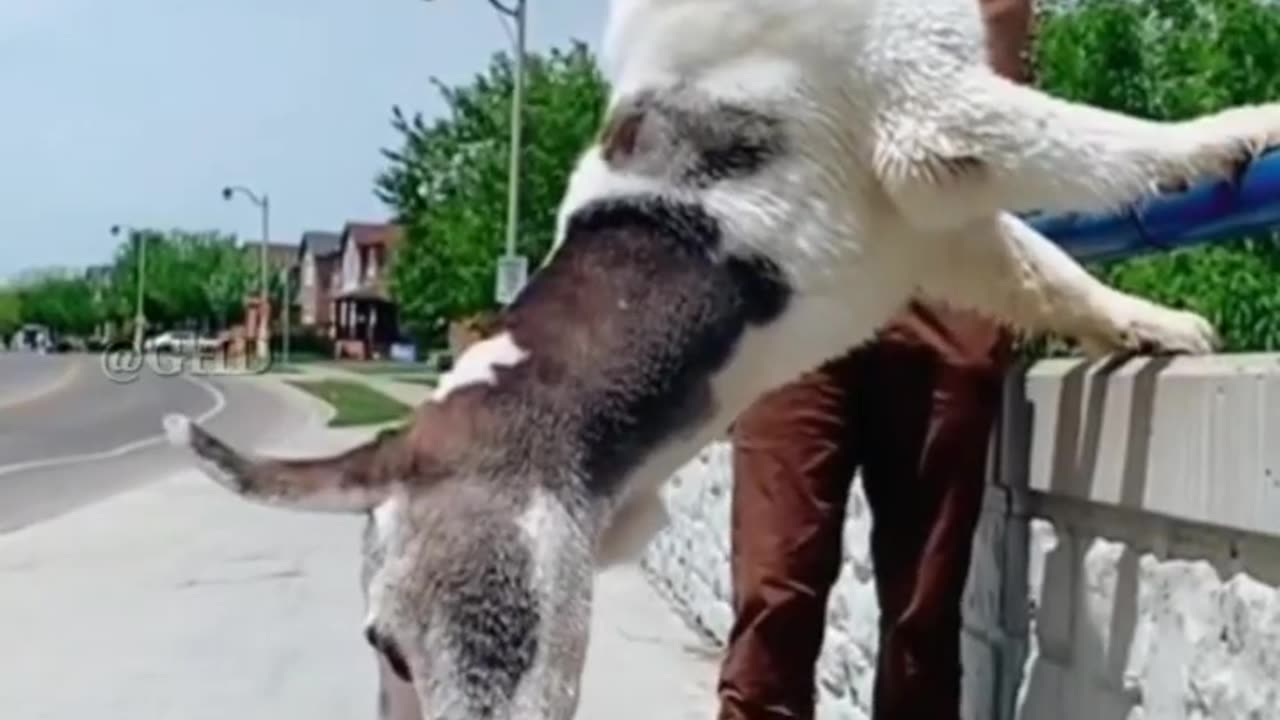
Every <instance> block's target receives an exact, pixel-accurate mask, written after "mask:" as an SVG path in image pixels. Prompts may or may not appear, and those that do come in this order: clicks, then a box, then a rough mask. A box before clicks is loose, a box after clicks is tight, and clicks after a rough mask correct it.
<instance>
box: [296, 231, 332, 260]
mask: <svg viewBox="0 0 1280 720" xmlns="http://www.w3.org/2000/svg"><path fill="white" fill-rule="evenodd" d="M308 248H310V249H311V254H312V255H314V256H316V258H325V257H328V256H330V255H336V254H338V251H339V250H341V249H342V236H341V235H339V234H338V233H334V232H326V231H323V230H308V231H307V232H304V233H302V242H301V243H299V244H298V253H299V254H301V253H305V252H306V251H307V249H308Z"/></svg>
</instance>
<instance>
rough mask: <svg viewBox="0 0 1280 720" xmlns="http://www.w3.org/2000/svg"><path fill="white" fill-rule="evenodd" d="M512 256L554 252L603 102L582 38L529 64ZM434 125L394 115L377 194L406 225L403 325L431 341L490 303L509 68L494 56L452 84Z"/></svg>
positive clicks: (398, 265)
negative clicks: (395, 144) (560, 217)
mask: <svg viewBox="0 0 1280 720" xmlns="http://www.w3.org/2000/svg"><path fill="white" fill-rule="evenodd" d="M525 71H526V85H525V88H526V90H525V105H524V133H523V134H524V142H523V154H522V158H521V163H522V170H521V183H520V232H519V238H518V249H519V252H521V253H523V254H525V255H526V256H528V257H529V258H530V260H531V264H532V265H533V266H536V265H537V264H538V263H539V262H540V261H541V259H542V258H543V257H544V256H545V255H546V253H547V250H548V249H549V248H550V245H551V240H552V235H553V233H554V228H555V217H556V210H557V208H558V206H559V202H560V198H561V196H562V195H563V193H564V188H565V184H566V182H567V180H568V175H569V173H570V171H571V170H572V168H573V164H574V161H575V160H576V159H577V156H578V155H579V154H580V153H581V152H582V150H583V149H584V148H585V147H586V145H587V143H588V142H589V141H590V139H591V136H592V135H593V134H594V133H595V132H596V130H597V127H598V124H599V121H600V114H601V111H602V110H603V107H604V102H605V99H606V88H605V82H604V79H603V77H602V76H601V74H600V72H599V69H598V67H597V65H596V62H595V58H594V57H593V56H592V54H591V52H590V51H589V50H588V48H587V47H586V45H584V44H582V43H574V44H573V45H572V46H571V47H570V48H569V49H567V50H559V49H553V50H551V51H550V52H549V53H548V54H546V55H539V54H531V55H530V56H529V57H528V59H527V61H526V63H525ZM432 83H433V85H434V86H435V87H436V88H437V89H438V90H439V92H440V94H441V96H442V97H443V99H444V102H445V104H446V107H447V112H446V113H445V115H444V116H443V117H442V118H440V119H438V120H436V121H434V122H431V123H428V122H427V121H425V120H424V119H423V117H422V116H421V114H414V115H413V116H411V117H410V116H408V115H406V114H405V113H404V112H403V111H402V110H401V109H400V108H399V107H397V108H394V109H393V111H392V126H393V127H394V128H395V129H396V131H397V132H398V133H399V134H400V136H401V138H402V142H401V146H400V147H399V148H398V149H395V150H384V151H383V154H384V155H385V157H386V158H387V160H388V162H389V167H388V168H387V169H386V170H385V171H383V172H382V173H381V174H380V175H379V176H378V178H377V181H376V192H377V194H378V196H379V197H380V198H381V199H382V200H383V201H384V202H385V203H387V205H388V206H389V207H391V208H392V209H393V211H394V213H395V215H396V218H397V221H398V222H399V223H401V224H402V225H403V226H404V227H405V230H406V240H405V242H404V243H403V244H402V245H401V247H400V248H399V250H398V251H397V256H396V260H395V262H394V263H393V264H392V267H391V278H392V291H393V293H394V294H395V296H396V298H397V300H398V301H399V303H400V311H401V318H402V322H403V323H404V324H405V325H406V327H408V328H409V329H410V330H411V331H413V332H414V333H415V334H417V335H419V336H420V337H424V338H425V337H430V338H432V339H438V337H439V333H440V332H441V330H442V329H443V328H444V326H445V325H446V324H447V322H448V321H449V320H451V319H456V318H458V317H460V316H462V315H465V314H469V313H475V312H480V311H484V310H488V309H491V308H492V307H493V289H494V278H495V273H496V265H497V257H498V255H499V254H500V253H501V252H502V249H503V240H504V237H505V225H506V202H507V159H508V152H509V147H510V146H509V140H508V138H509V137H510V127H511V125H510V122H511V111H510V95H511V86H512V64H511V61H510V58H509V57H508V56H506V55H502V54H499V55H496V56H494V58H493V61H492V62H491V63H490V66H489V68H488V69H487V71H486V72H484V73H483V74H480V75H478V76H476V77H475V78H474V79H472V80H471V82H469V83H467V84H465V85H461V86H458V87H448V86H446V85H444V84H443V83H441V82H440V81H439V80H437V79H434V78H433V79H432Z"/></svg>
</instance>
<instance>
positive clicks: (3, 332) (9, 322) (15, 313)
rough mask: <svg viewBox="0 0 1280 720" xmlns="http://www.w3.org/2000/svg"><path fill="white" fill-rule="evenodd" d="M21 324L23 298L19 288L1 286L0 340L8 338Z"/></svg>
mask: <svg viewBox="0 0 1280 720" xmlns="http://www.w3.org/2000/svg"><path fill="white" fill-rule="evenodd" d="M21 325H22V299H21V297H20V296H19V295H18V291H17V289H16V288H11V287H0V341H4V340H6V339H7V338H8V337H9V336H10V335H12V334H13V333H14V332H16V331H17V329H18V328H19V327H20V326H21ZM0 344H2V343H0Z"/></svg>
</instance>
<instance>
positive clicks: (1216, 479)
mask: <svg viewBox="0 0 1280 720" xmlns="http://www.w3.org/2000/svg"><path fill="white" fill-rule="evenodd" d="M1009 387H1010V388H1011V391H1010V392H1008V393H1006V407H1005V412H1004V419H1003V421H1002V424H1003V426H1004V428H1005V429H1004V433H1003V435H1002V437H1001V439H1000V441H999V442H998V443H997V445H996V450H995V452H993V482H992V484H990V485H989V486H988V488H987V496H986V501H985V509H984V513H983V519H982V522H981V524H980V526H979V529H978V534H977V536H976V538H975V545H974V561H973V569H972V572H971V574H970V578H969V585H968V588H967V591H966V595H965V600H964V617H965V621H964V629H963V636H962V646H963V654H964V665H965V678H964V691H965V693H964V707H963V709H962V715H963V717H964V718H965V720H1084V719H1086V718H1101V719H1102V720H1113V719H1114V720H1120V719H1124V720H1209V719H1212V720H1236V719H1239V720H1280V511H1276V512H1272V510H1273V508H1276V507H1278V506H1280V480H1277V478H1280V435H1276V434H1275V433H1276V431H1277V430H1280V362H1277V358H1276V356H1220V357H1217V358H1199V359H1196V358H1184V359H1179V360H1176V361H1168V360H1163V361H1156V362H1154V363H1145V364H1144V363H1143V362H1142V361H1136V362H1135V363H1132V364H1129V365H1126V366H1123V367H1119V368H1112V369H1110V370H1107V371H1099V370H1098V368H1085V367H1084V366H1082V365H1078V364H1073V363H1070V362H1063V361H1057V362H1054V363H1042V364H1040V365H1038V366H1037V367H1035V368H1032V370H1031V371H1030V372H1029V373H1027V374H1026V375H1025V376H1014V377H1011V379H1010V385H1009ZM1028 398H1029V402H1028V401H1027V399H1028ZM1033 428H1034V430H1035V431H1034V432H1032V429H1033ZM729 452H730V451H729V447H728V445H727V444H724V443H720V444H716V445H712V446H710V447H708V448H707V449H706V450H705V451H704V452H703V453H702V454H701V455H700V456H699V457H698V458H697V459H696V460H694V461H693V462H691V463H689V464H688V465H687V466H685V467H684V468H683V469H682V470H681V471H680V472H679V473H678V474H677V475H676V476H675V477H674V478H672V480H671V482H670V483H669V485H668V487H667V490H666V500H667V504H668V509H669V512H670V514H671V517H672V524H671V526H670V527H669V528H668V529H667V530H665V531H664V532H663V533H662V534H661V535H660V536H659V537H658V538H657V539H655V541H654V543H653V544H652V546H651V547H650V548H649V550H648V553H647V555H646V558H645V563H644V564H645V567H646V569H647V570H648V571H649V573H650V576H651V578H652V579H653V581H654V583H655V584H656V585H657V586H658V587H659V588H661V589H662V590H663V591H665V592H666V594H667V595H668V596H669V598H670V600H671V601H672V604H673V605H674V606H675V607H676V608H677V609H678V610H679V611H680V612H681V613H682V614H683V615H684V616H685V617H686V618H687V619H688V620H689V621H690V622H691V623H692V624H693V625H694V626H696V627H698V628H700V629H701V630H703V631H704V632H705V633H707V634H708V635H710V636H711V637H712V638H714V639H716V640H718V641H721V642H723V640H724V638H725V636H726V634H727V633H728V630H729V626H730V623H731V622H732V607H731V588H730V583H729V563H728V553H729V509H730V508H729V503H730V495H729V483H730V481H731V477H730V476H731V473H730V463H729ZM869 529H870V516H869V513H868V510H867V504H866V501H865V498H864V497H863V495H862V493H861V489H860V488H856V489H855V492H854V493H852V496H851V499H850V504H849V508H848V517H847V523H846V527H845V533H844V544H845V548H844V565H843V568H842V571H841V574H840V578H839V581H838V583H837V586H836V587H835V589H834V591H833V593H832V599H831V604H830V607H829V610H828V629H827V636H826V640H825V644H824V648H823V653H822V657H821V660H820V662H819V667H818V669H817V677H818V688H817V689H818V692H819V703H820V705H819V707H820V710H819V717H820V718H822V719H824V720H825V719H827V718H831V719H833V720H844V719H846V718H865V717H867V716H868V714H869V703H870V696H871V682H872V678H873V667H874V659H875V653H876V646H877V641H878V627H877V623H878V615H879V610H878V607H877V604H876V598H875V593H874V590H873V587H872V575H871V561H870V557H869V548H868V534H869Z"/></svg>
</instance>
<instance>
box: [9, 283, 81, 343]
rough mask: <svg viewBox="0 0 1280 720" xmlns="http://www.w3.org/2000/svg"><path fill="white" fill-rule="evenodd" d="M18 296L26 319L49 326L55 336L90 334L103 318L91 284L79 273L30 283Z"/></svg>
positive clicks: (23, 287)
mask: <svg viewBox="0 0 1280 720" xmlns="http://www.w3.org/2000/svg"><path fill="white" fill-rule="evenodd" d="M18 295H19V298H20V299H19V302H20V303H21V307H22V319H23V320H24V321H25V322H33V323H39V324H41V325H46V326H48V327H49V328H50V329H51V330H52V331H53V332H55V333H62V334H72V335H87V334H89V333H90V332H92V331H93V328H94V326H96V325H97V323H98V321H99V319H100V317H101V316H100V314H99V313H98V310H97V308H96V307H95V305H94V302H93V289H92V288H91V287H90V286H89V282H88V281H87V280H86V279H85V278H84V277H82V276H80V275H78V274H75V273H71V272H66V271H61V272H51V273H48V274H43V275H41V276H39V277H36V278H34V279H30V280H27V281H26V282H25V283H24V284H23V285H22V286H20V287H19V289H18Z"/></svg>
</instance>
